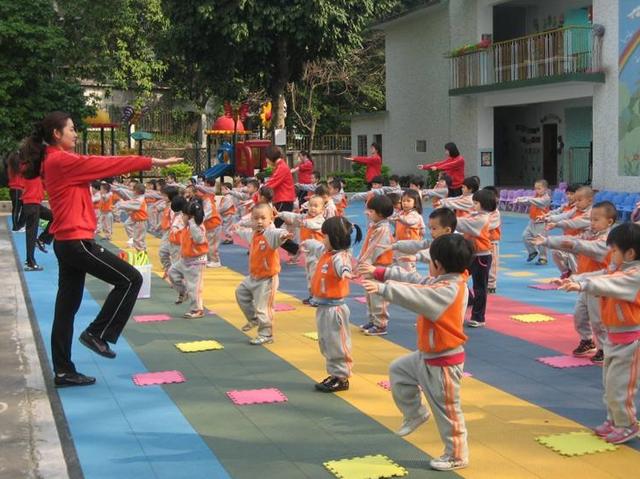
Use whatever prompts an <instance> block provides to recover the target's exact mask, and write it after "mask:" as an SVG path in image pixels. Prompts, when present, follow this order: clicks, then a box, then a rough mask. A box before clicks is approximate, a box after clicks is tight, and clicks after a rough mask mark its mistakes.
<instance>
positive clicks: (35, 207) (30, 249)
mask: <svg viewBox="0 0 640 479" xmlns="http://www.w3.org/2000/svg"><path fill="white" fill-rule="evenodd" d="M23 185H24V190H23V193H22V203H23V205H22V209H23V214H24V220H25V226H26V235H25V240H26V246H27V255H26V256H27V261H26V264H25V265H24V270H25V271H42V266H40V265H39V264H38V263H36V258H35V255H34V253H35V249H36V245H37V246H38V249H39V250H40V251H42V252H43V253H46V252H47V248H46V247H45V245H46V244H50V243H51V241H52V240H53V237H52V236H51V234H50V233H49V229H50V228H51V221H52V220H53V216H52V215H51V210H50V209H49V208H47V207H46V206H44V205H43V204H42V200H44V188H43V187H42V178H40V177H39V176H37V177H35V178H33V179H31V180H28V179H23ZM40 220H45V221H48V222H49V223H48V224H47V227H46V228H45V229H44V231H43V232H42V233H40V236H38V225H39V223H40Z"/></svg>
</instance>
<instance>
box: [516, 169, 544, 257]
mask: <svg viewBox="0 0 640 479" xmlns="http://www.w3.org/2000/svg"><path fill="white" fill-rule="evenodd" d="M533 191H534V194H535V196H533V197H526V196H521V197H519V198H516V199H515V201H516V203H526V204H529V224H528V225H527V227H526V228H525V230H524V232H523V233H522V242H523V243H524V247H525V248H527V253H529V255H528V256H527V263H531V261H533V260H534V259H535V257H536V256H538V261H537V262H536V264H540V265H545V264H547V249H546V248H545V247H544V246H535V245H533V244H532V243H531V240H532V239H533V238H535V237H536V236H542V235H544V223H543V222H541V221H540V220H539V219H538V218H539V217H541V216H544V215H545V214H547V213H548V212H549V205H550V204H551V197H550V196H549V184H548V183H547V180H538V181H536V182H535V183H534V185H533Z"/></svg>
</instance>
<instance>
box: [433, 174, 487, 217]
mask: <svg viewBox="0 0 640 479" xmlns="http://www.w3.org/2000/svg"><path fill="white" fill-rule="evenodd" d="M479 188H480V182H479V181H478V179H477V178H476V177H475V176H469V177H468V178H465V179H464V181H463V182H462V196H455V197H453V198H448V197H447V198H442V200H441V201H440V206H441V207H443V208H449V209H452V210H453V211H455V212H456V216H457V217H458V218H462V217H465V216H469V215H470V214H471V213H472V212H473V211H474V208H473V195H474V193H475V192H476V191H478V189H479Z"/></svg>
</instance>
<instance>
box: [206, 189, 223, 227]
mask: <svg viewBox="0 0 640 479" xmlns="http://www.w3.org/2000/svg"><path fill="white" fill-rule="evenodd" d="M204 198H206V199H208V200H209V202H210V203H211V217H210V218H209V219H208V220H206V221H205V222H204V228H205V229H206V230H207V231H211V230H214V229H216V228H217V227H218V226H220V225H221V224H222V218H220V214H219V213H218V207H217V206H216V195H204Z"/></svg>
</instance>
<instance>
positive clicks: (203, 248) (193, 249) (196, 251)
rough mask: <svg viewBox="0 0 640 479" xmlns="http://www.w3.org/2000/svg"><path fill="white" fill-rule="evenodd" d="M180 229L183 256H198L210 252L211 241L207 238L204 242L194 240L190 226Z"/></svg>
mask: <svg viewBox="0 0 640 479" xmlns="http://www.w3.org/2000/svg"><path fill="white" fill-rule="evenodd" d="M180 231H181V233H180V254H181V255H182V257H183V258H197V257H198V256H203V255H205V254H207V253H208V252H209V243H208V242H207V241H206V240H205V241H204V242H203V243H196V242H195V241H193V238H192V236H191V235H190V234H189V227H188V226H185V227H184V229H182V230H180Z"/></svg>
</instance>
